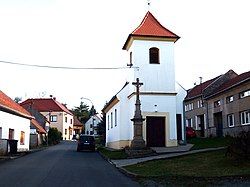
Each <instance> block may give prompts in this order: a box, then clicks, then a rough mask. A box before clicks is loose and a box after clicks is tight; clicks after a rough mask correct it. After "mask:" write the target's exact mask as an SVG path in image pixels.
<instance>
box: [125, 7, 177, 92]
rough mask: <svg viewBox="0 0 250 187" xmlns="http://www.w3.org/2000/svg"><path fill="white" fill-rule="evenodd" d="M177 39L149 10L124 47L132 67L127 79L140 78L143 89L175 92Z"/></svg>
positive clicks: (145, 90) (146, 90)
mask: <svg viewBox="0 0 250 187" xmlns="http://www.w3.org/2000/svg"><path fill="white" fill-rule="evenodd" d="M179 38H180V37H179V36H177V35H176V34H174V33H173V32H171V31H170V30H168V29H166V28H165V27H164V26H162V25H161V24H160V23H159V22H158V20H157V19H156V18H155V17H154V16H153V15H152V14H151V13H150V12H149V11H148V12H147V13H146V15H145V17H144V19H143V20H142V22H141V24H140V25H139V26H138V27H137V28H136V29H135V30H134V31H133V32H132V33H131V34H130V35H129V36H128V38H127V40H126V42H125V44H124V46H123V49H124V50H127V51H128V52H129V54H130V63H129V66H131V67H132V68H133V69H134V73H132V75H130V77H129V79H130V81H131V82H132V81H134V80H136V78H139V79H140V81H141V82H143V84H144V86H143V88H142V89H143V90H142V91H144V92H158V93H161V92H175V64H174V43H175V42H176V41H177V40H178V39H179Z"/></svg>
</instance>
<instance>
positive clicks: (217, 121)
mask: <svg viewBox="0 0 250 187" xmlns="http://www.w3.org/2000/svg"><path fill="white" fill-rule="evenodd" d="M214 126H215V127H216V135H217V136H218V137H222V136H223V123H222V112H218V113H215V114H214Z"/></svg>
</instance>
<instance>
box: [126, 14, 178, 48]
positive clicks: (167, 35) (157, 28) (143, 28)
mask: <svg viewBox="0 0 250 187" xmlns="http://www.w3.org/2000/svg"><path fill="white" fill-rule="evenodd" d="M135 38H140V39H141V38H148V39H150V38H151V39H155V38H159V39H165V40H166V39H169V40H170V41H174V42H176V41H177V40H178V39H179V38H180V37H179V36H177V35H176V34H175V33H173V32H171V31H170V30H168V29H167V28H165V27H164V26H162V25H161V24H160V22H159V21H158V20H157V19H156V18H155V17H154V16H153V15H152V14H151V12H149V11H148V12H147V14H146V15H145V17H144V19H143V20H142V22H141V24H140V25H139V26H138V27H137V28H136V29H135V30H134V31H133V32H132V33H131V34H130V35H129V36H128V38H127V40H126V42H125V44H124V46H123V48H122V49H124V50H127V49H128V48H129V46H130V44H131V42H132V40H133V39H135Z"/></svg>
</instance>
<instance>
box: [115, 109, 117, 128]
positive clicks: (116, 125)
mask: <svg viewBox="0 0 250 187" xmlns="http://www.w3.org/2000/svg"><path fill="white" fill-rule="evenodd" d="M115 126H117V110H116V109H115Z"/></svg>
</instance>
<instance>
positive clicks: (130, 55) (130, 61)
mask: <svg viewBox="0 0 250 187" xmlns="http://www.w3.org/2000/svg"><path fill="white" fill-rule="evenodd" d="M132 54H133V53H132V51H131V52H130V53H129V63H130V64H129V66H132V64H133V62H132V60H133V58H132V57H133V56H132Z"/></svg>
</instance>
